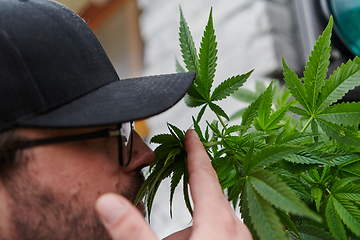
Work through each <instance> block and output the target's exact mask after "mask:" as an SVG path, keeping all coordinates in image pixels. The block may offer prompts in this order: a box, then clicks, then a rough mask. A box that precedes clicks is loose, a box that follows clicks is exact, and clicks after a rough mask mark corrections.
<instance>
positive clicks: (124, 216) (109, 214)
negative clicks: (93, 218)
mask: <svg viewBox="0 0 360 240" xmlns="http://www.w3.org/2000/svg"><path fill="white" fill-rule="evenodd" d="M95 210H96V212H97V213H98V214H99V218H100V220H101V222H102V223H103V224H104V226H105V228H106V229H107V231H108V233H109V234H110V236H111V238H112V239H113V240H121V239H127V240H132V239H134V240H135V239H138V240H145V239H146V240H157V238H156V236H155V234H154V233H153V232H152V230H151V229H150V226H149V225H148V224H147V222H146V221H145V219H144V217H143V216H142V215H141V213H140V212H139V210H137V209H136V208H135V207H134V206H133V204H132V203H131V202H130V201H128V200H127V199H126V198H124V197H122V196H120V195H117V194H114V193H107V194H104V195H102V196H100V197H99V198H98V200H97V201H96V203H95Z"/></svg>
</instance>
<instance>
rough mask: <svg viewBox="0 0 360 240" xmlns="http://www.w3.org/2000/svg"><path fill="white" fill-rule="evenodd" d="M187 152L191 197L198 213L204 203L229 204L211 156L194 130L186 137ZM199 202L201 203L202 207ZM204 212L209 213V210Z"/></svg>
mask: <svg viewBox="0 0 360 240" xmlns="http://www.w3.org/2000/svg"><path fill="white" fill-rule="evenodd" d="M185 150H186V152H187V167H188V172H189V184H190V190H191V196H192V198H193V201H194V204H195V208H197V211H199V210H200V209H199V208H201V206H203V204H204V203H208V204H210V205H214V206H216V205H218V204H219V201H220V202H221V203H222V204H225V203H226V204H227V203H228V202H227V200H226V198H225V197H224V195H223V193H222V189H221V187H220V184H219V180H218V178H217V175H216V172H215V170H214V169H213V167H212V165H211V162H210V159H209V156H208V155H207V153H206V151H205V149H204V146H203V144H202V143H201V141H200V140H199V137H198V135H197V134H196V132H195V131H194V130H189V131H188V132H187V133H186V135H185ZM197 202H199V203H201V204H199V205H200V206H198V205H197ZM204 210H205V211H206V212H208V209H206V208H205V209H204Z"/></svg>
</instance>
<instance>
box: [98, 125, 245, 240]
mask: <svg viewBox="0 0 360 240" xmlns="http://www.w3.org/2000/svg"><path fill="white" fill-rule="evenodd" d="M185 149H186V152H187V164H188V166H187V167H188V171H189V184H190V191H191V196H192V199H193V202H194V214H193V226H192V227H190V228H187V229H185V230H182V231H180V232H177V233H174V234H172V235H170V236H169V237H167V238H166V240H180V239H181V240H184V239H191V240H201V239H207V240H211V239H214V240H215V239H227V240H232V239H237V240H239V239H240V240H245V239H246V240H247V239H252V237H251V234H250V232H249V230H248V229H247V227H246V226H245V224H243V223H242V222H241V221H240V220H239V219H238V218H237V217H236V215H235V214H234V212H233V210H232V208H231V206H230V205H229V203H228V201H227V200H226V198H225V196H224V195H223V194H222V190H221V187H220V185H219V182H218V178H217V176H216V172H215V170H214V169H213V168H212V166H211V162H210V160H209V157H208V155H207V153H206V151H205V149H204V147H203V145H202V143H201V142H200V140H199V138H198V136H197V134H196V133H195V132H194V131H193V130H189V131H188V132H187V133H186V136H185ZM95 208H96V211H97V212H98V214H99V216H100V219H101V221H102V222H103V223H104V226H105V227H106V229H107V230H108V231H109V233H110V235H111V237H112V239H114V240H122V239H124V240H125V239H127V240H132V239H134V240H135V239H137V240H145V239H146V240H156V239H157V238H156V236H155V234H154V233H153V232H152V231H151V229H150V227H149V226H148V225H147V223H146V222H145V220H144V219H143V217H142V216H141V214H139V212H138V211H137V210H136V209H135V208H134V207H133V206H132V204H131V203H130V202H129V201H128V200H126V199H125V198H124V197H122V196H120V195H116V194H104V195H103V196H101V197H100V198H99V199H98V200H97V202H96V205H95Z"/></svg>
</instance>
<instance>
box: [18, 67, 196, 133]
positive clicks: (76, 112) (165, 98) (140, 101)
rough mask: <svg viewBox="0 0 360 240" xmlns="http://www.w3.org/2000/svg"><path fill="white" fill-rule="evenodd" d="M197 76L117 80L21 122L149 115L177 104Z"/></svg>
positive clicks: (108, 120)
mask: <svg viewBox="0 0 360 240" xmlns="http://www.w3.org/2000/svg"><path fill="white" fill-rule="evenodd" d="M194 79H195V73H177V74H166V75H157V76H147V77H139V78H131V79H123V80H120V81H115V82H112V83H109V84H107V85H105V86H103V87H101V88H99V89H96V90H94V91H92V92H90V93H88V94H86V95H85V96H83V97H81V98H78V99H76V100H74V101H72V102H70V103H68V104H66V105H63V106H61V107H58V108H56V109H53V110H52V111H49V112H46V113H42V114H40V115H37V116H34V117H32V118H30V119H26V120H23V121H20V122H18V125H19V126H27V127H51V128H54V127H57V128H60V127H89V126H100V125H109V124H115V123H121V122H128V121H133V120H139V119H145V118H148V117H151V116H154V115H156V114H159V113H161V112H163V111H165V110H167V109H169V108H171V107H172V106H174V105H175V104H176V103H177V102H178V101H179V100H180V99H181V98H182V97H183V96H184V95H185V94H186V92H187V91H188V90H189V89H190V87H191V85H192V83H193V81H194ZM69 91H71V89H69Z"/></svg>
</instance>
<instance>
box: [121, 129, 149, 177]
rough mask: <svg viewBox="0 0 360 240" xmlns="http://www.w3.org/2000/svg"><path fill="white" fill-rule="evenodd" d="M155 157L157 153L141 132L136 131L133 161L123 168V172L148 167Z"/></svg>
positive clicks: (134, 133) (132, 154)
mask: <svg viewBox="0 0 360 240" xmlns="http://www.w3.org/2000/svg"><path fill="white" fill-rule="evenodd" d="M155 158H156V157H155V153H154V152H153V151H152V150H151V149H150V148H149V147H148V146H147V145H146V143H145V142H144V140H143V139H142V138H141V137H140V136H139V134H138V133H137V132H136V131H134V132H133V146H132V152H131V161H130V163H129V165H128V166H127V167H126V168H124V169H123V172H125V173H126V172H131V171H133V170H135V169H139V168H144V167H147V166H149V165H151V164H153V163H154V162H155Z"/></svg>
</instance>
